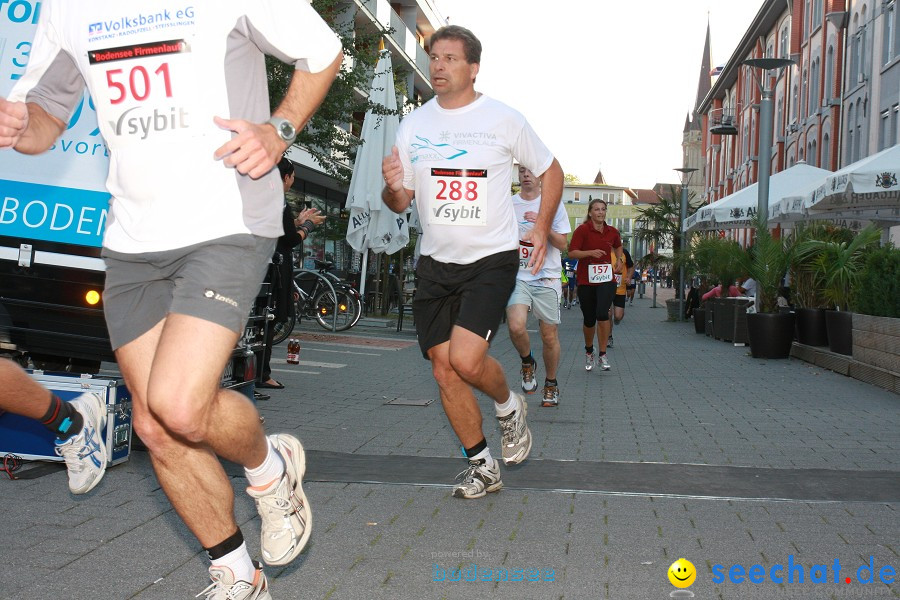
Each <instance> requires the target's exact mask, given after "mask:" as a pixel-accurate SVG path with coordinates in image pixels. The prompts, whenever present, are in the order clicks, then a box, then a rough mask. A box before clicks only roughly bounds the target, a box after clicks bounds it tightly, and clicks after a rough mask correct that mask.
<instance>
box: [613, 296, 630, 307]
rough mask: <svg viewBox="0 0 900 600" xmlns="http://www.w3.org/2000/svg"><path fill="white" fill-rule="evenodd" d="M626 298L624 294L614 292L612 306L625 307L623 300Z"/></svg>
mask: <svg viewBox="0 0 900 600" xmlns="http://www.w3.org/2000/svg"><path fill="white" fill-rule="evenodd" d="M627 299H628V298H626V297H625V294H616V295H615V296H613V306H618V307H619V308H625V300H627Z"/></svg>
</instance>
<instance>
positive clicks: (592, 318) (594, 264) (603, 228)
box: [569, 198, 625, 371]
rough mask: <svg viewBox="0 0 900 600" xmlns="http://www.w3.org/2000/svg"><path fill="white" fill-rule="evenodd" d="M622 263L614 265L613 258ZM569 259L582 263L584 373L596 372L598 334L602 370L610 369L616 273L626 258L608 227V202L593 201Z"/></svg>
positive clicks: (614, 232)
mask: <svg viewBox="0 0 900 600" xmlns="http://www.w3.org/2000/svg"><path fill="white" fill-rule="evenodd" d="M613 253H615V254H616V257H617V258H618V259H619V260H618V261H617V263H616V265H615V267H614V266H613V265H612V254H613ZM569 256H571V257H574V258H577V259H578V271H577V277H578V300H579V304H580V305H581V314H582V316H583V317H584V326H583V327H582V333H583V334H584V353H585V354H584V370H585V371H590V370H592V369H593V368H594V362H595V357H594V333H595V332H596V334H597V345H598V346H599V348H598V350H599V352H600V354H599V359H598V360H599V362H600V368H601V369H603V370H604V371H608V370H609V369H610V365H609V359H608V358H607V356H606V344H607V341H608V340H609V332H610V326H609V308H610V306H612V301H613V296H615V294H616V282H615V279H614V278H613V275H614V274H615V273H619V272H621V271H622V265H623V264H624V262H625V256H624V254H623V253H622V238H621V236H620V235H619V230H618V229H616V228H615V227H612V226H611V225H607V224H606V202H604V201H603V200H600V199H596V198H595V199H594V200H591V202H590V204H588V214H587V217H586V218H585V220H584V223H582V224H581V225H579V226H578V227H577V228H576V229H575V232H574V233H573V234H572V240H571V241H570V242H569Z"/></svg>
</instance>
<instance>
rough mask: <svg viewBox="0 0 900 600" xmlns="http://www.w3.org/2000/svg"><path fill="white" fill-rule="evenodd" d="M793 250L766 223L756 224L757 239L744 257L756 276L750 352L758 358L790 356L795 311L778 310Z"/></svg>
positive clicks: (747, 268) (749, 329)
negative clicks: (777, 237)
mask: <svg viewBox="0 0 900 600" xmlns="http://www.w3.org/2000/svg"><path fill="white" fill-rule="evenodd" d="M789 262H790V254H789V253H788V252H786V248H785V244H784V242H783V241H782V240H780V239H775V238H774V237H772V234H771V233H770V232H769V228H768V227H767V224H766V223H758V224H757V226H756V240H755V241H754V243H753V246H752V247H751V248H750V251H749V252H748V253H747V254H746V258H745V259H744V267H745V271H746V272H747V273H749V275H750V277H752V278H753V279H755V280H756V312H755V313H754V314H750V315H747V333H748V336H749V338H750V354H751V355H752V356H753V357H754V358H788V357H789V356H790V355H791V344H793V342H794V318H795V315H794V313H791V312H780V311H778V302H777V299H778V290H779V288H780V287H781V281H782V279H783V278H784V275H785V273H786V272H787V268H788V264H789Z"/></svg>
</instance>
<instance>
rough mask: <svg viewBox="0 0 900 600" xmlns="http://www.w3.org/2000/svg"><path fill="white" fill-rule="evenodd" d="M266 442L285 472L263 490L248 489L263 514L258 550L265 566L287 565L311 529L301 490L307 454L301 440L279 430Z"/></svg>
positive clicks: (308, 511)
mask: <svg viewBox="0 0 900 600" xmlns="http://www.w3.org/2000/svg"><path fill="white" fill-rule="evenodd" d="M269 442H270V443H271V444H272V446H274V447H275V450H277V451H278V454H280V455H281V458H282V459H284V475H282V476H281V479H279V480H278V482H277V483H275V484H273V485H272V486H271V487H270V488H268V489H267V490H265V491H258V490H255V489H253V488H247V493H248V494H250V496H251V497H252V498H253V499H254V500H255V501H256V509H257V510H258V511H259V516H260V517H262V537H261V541H260V550H261V552H262V558H263V561H265V563H266V564H267V565H286V564H288V563H289V562H291V561H292V560H294V559H295V558H297V555H298V554H300V552H301V551H302V550H303V548H304V546H306V542H308V541H309V535H310V533H311V532H312V512H311V511H310V509H309V501H308V500H307V499H306V494H304V493H303V475H304V473H306V455H305V453H304V452H303V446H302V445H301V444H300V440H298V439H297V438H295V437H294V436H292V435H288V434H285V433H280V434H277V435H270V436H269Z"/></svg>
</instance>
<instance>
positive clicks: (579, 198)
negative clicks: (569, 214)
mask: <svg viewBox="0 0 900 600" xmlns="http://www.w3.org/2000/svg"><path fill="white" fill-rule="evenodd" d="M580 201H581V192H575V202H580Z"/></svg>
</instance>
